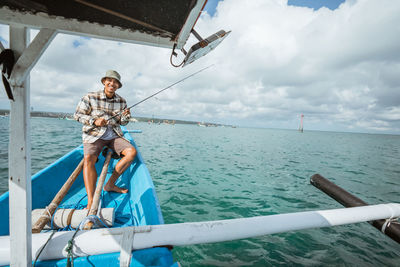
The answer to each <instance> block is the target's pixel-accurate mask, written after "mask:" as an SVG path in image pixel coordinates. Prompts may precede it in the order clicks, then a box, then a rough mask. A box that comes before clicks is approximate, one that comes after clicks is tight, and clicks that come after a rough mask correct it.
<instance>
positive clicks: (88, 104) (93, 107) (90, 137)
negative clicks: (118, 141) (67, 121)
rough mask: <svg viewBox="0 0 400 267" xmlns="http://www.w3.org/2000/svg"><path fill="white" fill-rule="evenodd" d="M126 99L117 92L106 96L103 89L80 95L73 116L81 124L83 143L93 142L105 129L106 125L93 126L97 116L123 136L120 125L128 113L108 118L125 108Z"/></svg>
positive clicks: (124, 121) (125, 120) (126, 120)
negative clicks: (80, 97) (111, 95)
mask: <svg viewBox="0 0 400 267" xmlns="http://www.w3.org/2000/svg"><path fill="white" fill-rule="evenodd" d="M126 107H127V106H126V101H125V99H123V98H122V97H120V96H119V95H117V94H114V96H113V97H112V98H107V96H106V94H105V93H104V90H101V91H98V92H92V93H88V94H87V95H85V96H84V97H82V99H81V101H80V102H79V104H78V106H77V107H76V110H75V114H74V118H75V120H77V121H79V122H80V123H82V124H83V127H82V132H83V133H82V139H83V142H84V143H93V142H95V141H96V140H98V139H99V138H100V137H102V136H103V134H104V133H105V132H106V130H107V125H106V126H102V127H99V126H95V125H94V121H95V120H96V119H98V118H104V119H106V120H107V121H108V125H111V126H112V127H113V130H114V132H115V133H116V134H117V135H118V136H120V137H123V133H122V130H121V127H120V125H126V124H128V122H129V119H130V117H131V116H130V115H129V114H128V115H119V116H116V117H115V118H113V119H110V118H111V117H112V116H114V115H115V114H116V113H117V112H120V111H122V110H124V109H126Z"/></svg>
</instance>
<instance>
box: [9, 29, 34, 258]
mask: <svg viewBox="0 0 400 267" xmlns="http://www.w3.org/2000/svg"><path fill="white" fill-rule="evenodd" d="M29 39H30V38H29V30H28V28H26V27H18V26H10V48H11V49H12V50H13V51H14V55H15V57H16V58H19V57H20V56H21V55H22V53H23V51H24V49H25V48H26V47H27V45H28V43H29ZM13 94H14V99H15V101H11V108H10V143H9V160H8V162H9V182H8V184H9V185H8V186H9V192H10V246H11V255H10V256H11V266H31V264H32V252H31V244H32V234H31V210H32V203H31V199H32V193H31V155H30V152H31V140H30V119H29V115H30V114H29V109H30V101H29V99H30V89H29V75H28V76H27V77H26V78H25V80H24V81H23V82H22V84H21V85H20V86H13Z"/></svg>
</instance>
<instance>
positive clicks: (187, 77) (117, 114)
mask: <svg viewBox="0 0 400 267" xmlns="http://www.w3.org/2000/svg"><path fill="white" fill-rule="evenodd" d="M212 66H214V64H211V65H210V66H208V67H205V68H203V69H201V70H199V71H196V72H195V73H192V74H190V75H188V76H186V77H185V78H183V79H181V80H179V81H177V82H175V83H173V84H171V85H169V86H167V87H165V88H164V89H161V90H160V91H158V92H156V93H154V94H152V95H150V96H148V97H146V98H145V99H142V100H140V101H139V102H137V103H136V104H133V105H132V106H129V107H127V108H126V109H124V110H121V111H119V112H117V113H116V114H115V115H114V116H112V117H111V118H109V119H108V120H107V121H109V120H111V119H113V118H115V117H117V116H119V115H120V114H121V113H122V112H124V111H125V110H128V109H131V108H133V107H135V106H137V105H139V104H140V103H143V102H144V101H146V100H147V99H149V98H152V97H153V96H156V95H158V94H159V93H161V92H163V91H165V90H167V89H169V88H171V87H172V86H174V85H177V84H178V83H181V82H183V81H184V80H186V79H189V78H190V77H193V76H194V75H196V74H198V73H200V72H202V71H204V70H206V69H208V68H210V67H212ZM95 127H97V126H93V127H92V128H90V129H89V130H88V131H91V130H93V129H94V128H95Z"/></svg>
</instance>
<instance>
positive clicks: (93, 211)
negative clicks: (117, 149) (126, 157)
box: [83, 149, 112, 230]
mask: <svg viewBox="0 0 400 267" xmlns="http://www.w3.org/2000/svg"><path fill="white" fill-rule="evenodd" d="M111 155H112V150H111V149H109V150H108V153H107V156H106V159H105V161H104V165H103V169H102V170H101V174H100V177H99V180H98V181H97V186H96V191H95V192H94V196H93V203H92V206H90V210H89V213H88V216H90V215H96V214H97V210H98V209H99V202H100V194H101V191H102V190H103V185H104V181H105V180H106V176H107V170H108V165H109V164H110V160H111ZM92 227H93V222H92V221H89V222H88V223H87V224H86V225H85V226H84V227H83V229H84V230H90V229H92Z"/></svg>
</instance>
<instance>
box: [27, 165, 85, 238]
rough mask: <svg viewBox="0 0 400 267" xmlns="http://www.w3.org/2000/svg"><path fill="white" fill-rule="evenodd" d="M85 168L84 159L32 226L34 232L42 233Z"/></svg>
mask: <svg viewBox="0 0 400 267" xmlns="http://www.w3.org/2000/svg"><path fill="white" fill-rule="evenodd" d="M82 169H83V159H82V160H81V162H80V163H79V164H78V166H77V167H76V169H75V170H74V171H73V172H72V174H71V176H70V177H69V178H68V179H67V181H66V182H65V183H64V185H63V186H62V187H61V189H60V191H58V193H57V195H56V196H55V197H54V198H53V200H52V201H51V203H50V204H49V205H48V206H47V209H46V210H45V211H44V212H43V214H42V215H41V216H40V217H39V219H38V220H37V221H36V223H35V224H34V225H33V226H32V233H40V231H42V230H43V227H44V226H45V225H46V224H47V223H48V222H49V221H50V216H53V214H54V211H55V210H56V209H57V207H58V205H60V203H61V201H62V200H63V198H64V197H65V195H66V194H67V193H68V191H69V189H70V188H71V186H72V184H73V183H74V182H75V180H76V178H77V177H78V176H79V174H80V173H81V171H82Z"/></svg>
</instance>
